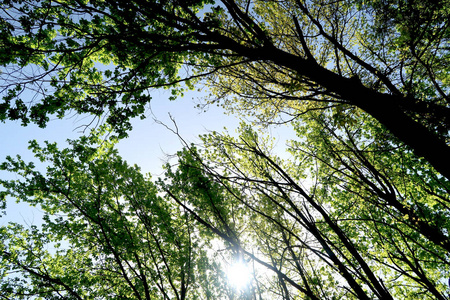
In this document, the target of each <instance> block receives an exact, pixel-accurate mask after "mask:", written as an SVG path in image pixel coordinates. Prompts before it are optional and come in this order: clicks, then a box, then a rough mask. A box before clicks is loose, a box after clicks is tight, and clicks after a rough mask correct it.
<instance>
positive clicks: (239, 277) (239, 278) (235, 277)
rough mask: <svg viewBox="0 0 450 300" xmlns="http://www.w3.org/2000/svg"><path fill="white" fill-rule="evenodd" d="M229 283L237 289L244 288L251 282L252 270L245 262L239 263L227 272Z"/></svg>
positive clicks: (230, 267)
mask: <svg viewBox="0 0 450 300" xmlns="http://www.w3.org/2000/svg"><path fill="white" fill-rule="evenodd" d="M227 278H228V282H229V283H230V284H231V285H232V286H233V287H235V288H237V289H241V288H244V287H245V286H246V285H247V284H248V283H249V282H250V280H251V270H250V268H249V267H248V265H247V264H246V263H245V262H242V261H237V262H234V263H233V264H232V265H231V266H229V268H228V270H227Z"/></svg>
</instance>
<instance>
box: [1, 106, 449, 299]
mask: <svg viewBox="0 0 450 300" xmlns="http://www.w3.org/2000/svg"><path fill="white" fill-rule="evenodd" d="M327 117H329V116H327V114H326V113H325V111H320V113H318V112H314V113H310V114H309V116H308V118H307V119H308V123H307V124H301V123H299V124H297V125H296V129H297V131H298V133H299V137H303V138H304V139H303V140H302V139H300V138H299V139H294V140H293V141H292V142H291V144H290V146H289V149H290V151H291V152H292V157H291V158H290V159H288V160H282V159H280V158H279V157H277V156H276V155H274V154H271V148H270V141H269V140H267V139H265V138H263V137H260V136H259V135H258V133H256V132H255V131H254V130H252V129H251V127H250V126H248V125H245V124H243V126H242V128H241V130H240V135H239V137H235V138H234V137H231V136H228V135H226V134H218V133H211V134H209V135H206V136H204V137H203V147H204V148H202V149H200V148H197V147H193V146H189V147H187V148H185V149H184V150H183V151H180V152H179V153H178V163H177V165H176V166H170V165H167V166H166V170H167V171H166V173H165V177H164V178H161V179H159V180H158V183H157V184H156V185H155V184H154V183H152V182H151V181H150V180H149V178H145V177H144V176H143V175H142V174H140V172H139V169H138V168H137V167H130V166H127V164H126V163H124V162H123V161H122V160H121V158H120V157H119V156H118V155H117V152H116V151H115V150H113V148H112V145H108V144H107V143H106V144H105V142H101V140H98V139H96V138H95V137H91V138H90V139H88V138H85V137H83V138H81V140H79V141H72V142H71V145H72V146H71V148H68V149H63V150H58V149H57V148H56V146H55V145H54V144H48V145H47V146H46V147H44V148H42V147H40V146H38V145H37V144H36V143H32V144H31V147H32V149H33V151H34V152H35V154H36V157H37V158H39V159H40V160H41V161H43V162H48V163H50V164H49V167H48V168H47V172H46V174H41V173H40V172H38V171H36V170H35V167H34V165H33V164H31V163H25V162H23V161H22V160H21V159H20V157H18V158H17V159H12V158H9V159H8V162H7V163H4V164H3V165H2V169H4V170H9V171H12V172H15V173H17V174H18V175H21V176H22V178H23V179H22V180H21V181H2V184H3V186H4V187H5V188H7V190H6V192H5V193H6V194H9V195H14V196H15V197H17V198H18V199H21V200H22V201H25V202H27V203H31V204H34V205H40V206H41V207H42V209H43V210H44V211H45V218H44V220H45V222H44V225H43V226H42V228H41V229H39V228H38V227H36V226H32V227H31V228H28V229H27V228H24V227H23V226H20V225H18V224H10V225H9V226H8V227H7V228H2V240H3V245H2V247H3V249H2V265H3V266H4V267H3V269H4V273H3V276H4V277H3V278H2V290H3V291H4V292H3V294H2V296H3V297H4V298H6V299H9V298H17V297H21V296H22V297H23V298H27V297H29V296H31V295H34V296H41V297H44V298H45V299H52V297H55V298H58V297H67V298H74V299H85V298H90V297H95V298H111V297H113V298H133V299H134V298H137V299H141V298H142V299H152V298H154V297H157V298H163V299H172V298H176V299H195V298H196V297H198V298H205V299H208V298H211V299H222V298H223V299H235V298H234V297H235V296H237V295H236V294H233V290H232V289H231V288H230V287H229V286H227V285H226V284H225V282H226V280H225V277H224V275H223V274H224V273H223V272H224V267H223V263H224V261H223V260H220V259H219V258H218V257H217V256H214V255H213V253H216V254H218V253H221V254H222V255H225V256H226V257H228V259H230V260H233V259H237V258H239V259H243V260H245V261H249V262H253V263H254V264H256V265H257V266H258V267H253V268H254V270H253V272H254V278H253V281H252V283H251V285H250V286H249V287H248V288H247V290H244V291H243V293H242V294H241V296H242V299H247V298H248V297H250V298H249V299H253V298H254V297H262V298H266V297H267V298H276V299H295V298H296V297H299V298H305V299H342V298H345V299H373V298H376V299H417V298H418V297H420V298H430V299H448V298H447V296H446V291H447V290H448V288H447V286H446V281H444V280H443V279H445V278H448V277H449V275H450V266H449V265H450V263H449V261H448V255H447V254H448V240H449V238H448V235H447V230H448V229H449V228H450V223H449V222H448V217H447V213H448V202H449V199H448V185H446V183H445V182H442V178H439V177H435V176H434V177H433V175H434V174H433V173H431V174H430V176H427V175H422V174H420V175H419V174H408V173H407V172H408V171H414V170H416V168H419V169H420V171H423V172H429V168H426V166H425V168H423V169H421V168H422V167H423V164H421V163H420V161H419V162H418V161H417V158H416V157H414V155H413V154H412V153H406V154H405V153H404V149H401V148H400V149H389V151H386V150H385V151H383V150H380V149H382V147H390V145H389V144H384V145H381V146H380V145H379V144H377V143H376V142H374V141H370V140H368V139H362V140H361V139H359V136H361V135H362V136H364V133H365V132H366V131H375V130H376V129H379V124H378V123H377V122H375V121H374V120H373V119H372V120H370V119H368V120H366V122H364V123H363V125H361V124H354V125H345V128H344V129H342V131H341V132H342V134H341V135H337V134H333V133H336V132H339V131H337V130H336V129H334V128H330V127H332V126H334V124H333V121H334V120H332V119H331V120H329V119H328V120H327ZM327 122H328V123H327ZM324 128H329V131H324ZM381 132H382V131H381ZM361 143H364V145H363V144H361ZM363 146H364V148H362V147H363ZM321 147H326V148H327V151H324V150H323V149H320V148H321ZM397 155H399V156H403V157H402V159H401V160H400V159H398V158H397V157H396V156H397ZM411 164H414V165H415V166H414V167H412V166H411ZM386 165H389V168H386ZM399 169H400V170H399ZM402 170H404V171H405V173H403V171H402ZM311 176H314V177H315V182H311V181H309V182H308V181H307V178H308V177H311ZM217 238H220V239H221V240H222V241H223V245H222V246H219V248H217V245H218V244H217V243H218V241H217ZM220 244H221V243H220ZM207 248H209V249H211V250H209V251H207V250H206V249H207ZM263 270H266V272H263ZM16 273H17V274H18V276H17V277H13V275H12V274H16ZM80 274H81V275H80Z"/></svg>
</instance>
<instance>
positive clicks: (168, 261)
mask: <svg viewBox="0 0 450 300" xmlns="http://www.w3.org/2000/svg"><path fill="white" fill-rule="evenodd" d="M99 142H101V141H99V140H98V139H96V138H95V137H91V138H81V139H80V140H78V141H72V142H71V148H67V149H63V150H59V149H58V148H57V147H56V145H55V144H50V143H48V144H47V145H46V146H45V147H43V148H42V147H40V146H39V145H37V143H36V142H32V143H31V144H30V147H31V148H32V149H33V152H34V153H35V154H36V157H37V158H39V159H40V160H41V161H45V162H48V163H49V166H48V167H47V172H46V174H41V173H40V172H38V171H37V170H36V168H35V166H34V164H32V163H29V164H27V163H25V162H23V161H22V160H21V159H20V157H18V158H17V159H16V160H14V159H12V158H9V159H8V162H5V163H4V164H3V165H2V169H4V170H9V171H14V172H17V173H18V174H21V175H22V176H24V177H25V178H26V180H25V181H23V182H18V181H12V182H7V181H2V184H3V185H4V187H5V188H6V189H7V190H6V191H5V192H3V193H8V194H10V195H14V196H15V197H17V198H18V199H21V200H22V201H25V202H27V203H30V204H31V205H39V206H40V207H41V208H42V210H43V211H44V212H45V215H44V218H43V219H44V223H43V225H42V226H36V225H31V226H30V227H29V228H26V226H24V225H21V224H17V223H10V224H9V225H8V226H5V227H2V228H1V237H2V246H1V247H2V248H1V266H2V278H1V289H0V290H1V291H0V296H1V297H2V299H29V298H32V297H42V298H41V299H61V298H64V299H155V298H157V299H211V294H214V295H216V296H218V297H220V295H221V293H224V287H223V286H224V284H223V283H222V282H221V281H220V273H217V272H215V270H216V269H217V268H218V265H217V262H214V261H212V260H211V258H210V257H208V255H207V251H206V249H207V247H208V245H209V244H210V241H211V239H210V238H208V237H206V236H205V235H203V234H201V233H199V232H198V230H197V229H196V228H195V226H192V225H193V223H192V222H193V221H194V220H193V217H192V216H191V215H190V214H188V213H186V210H185V209H183V208H182V207H181V206H175V205H173V204H172V203H171V201H170V199H167V197H163V196H159V195H158V190H157V187H156V186H155V185H154V184H153V183H152V182H151V181H150V178H149V177H146V176H144V175H143V174H141V173H140V170H139V168H138V167H136V166H134V167H133V166H129V165H127V164H126V162H124V161H123V160H122V159H121V158H120V157H119V156H118V155H117V151H115V150H114V149H113V148H112V144H108V143H104V142H103V143H101V144H99ZM212 274H213V275H214V276H212Z"/></svg>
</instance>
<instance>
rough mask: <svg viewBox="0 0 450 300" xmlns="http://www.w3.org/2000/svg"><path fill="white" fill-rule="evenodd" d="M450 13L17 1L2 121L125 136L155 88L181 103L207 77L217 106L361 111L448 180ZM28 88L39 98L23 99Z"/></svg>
mask: <svg viewBox="0 0 450 300" xmlns="http://www.w3.org/2000/svg"><path fill="white" fill-rule="evenodd" d="M448 7H449V5H448V1H441V3H439V5H437V4H433V3H431V2H430V3H428V2H423V1H413V2H411V1H407V2H404V1H398V2H395V3H394V4H393V5H388V3H385V2H383V1H367V2H365V1H355V2H353V1H338V2H334V1H332V2H328V1H322V0H318V1H306V2H302V1H298V0H286V1H233V0H223V1H217V2H214V1H189V2H185V1H162V2H159V1H146V2H145V3H144V2H133V1H91V2H84V1H75V0H74V1H66V2H64V3H59V2H53V1H40V2H28V1H17V2H13V1H10V0H8V1H4V2H3V3H2V12H3V13H2V31H1V32H2V33H1V35H0V36H1V44H2V55H1V64H2V65H3V66H4V67H5V68H4V71H3V73H2V79H4V84H3V85H2V86H3V92H4V95H5V96H4V98H3V99H4V102H3V104H2V107H1V116H2V117H1V118H2V119H3V120H4V119H13V120H22V122H23V123H24V124H26V123H28V122H30V121H33V122H36V123H37V124H39V125H40V126H45V123H46V122H47V121H48V117H49V116H50V115H53V114H56V115H58V116H59V117H63V116H64V115H65V114H66V113H68V112H70V111H75V112H76V113H89V114H93V115H94V116H101V115H105V114H106V115H107V122H109V123H110V124H112V125H113V126H114V127H115V128H116V129H117V130H118V132H119V133H120V134H122V135H124V134H126V130H127V129H129V127H130V124H129V122H128V120H129V118H131V117H135V116H139V115H140V116H142V115H143V112H144V107H145V104H146V103H148V102H149V101H150V99H151V96H150V95H149V93H148V91H149V90H150V89H152V88H155V87H168V88H169V87H170V88H171V89H172V93H173V95H174V96H176V95H178V94H180V93H182V91H183V89H184V88H191V87H193V84H195V82H198V81H199V80H202V79H205V80H207V82H209V84H210V85H212V86H213V87H216V89H214V90H215V92H216V93H217V94H218V95H219V97H218V98H219V99H220V98H222V97H225V96H227V95H233V94H238V95H239V96H240V97H243V98H244V99H246V100H245V101H244V103H246V107H258V108H259V109H260V108H261V107H266V106H267V107H268V108H271V109H269V111H270V110H273V109H275V110H276V111H286V112H289V113H291V114H294V115H298V114H299V113H302V112H303V111H305V110H309V109H320V108H323V107H326V106H330V105H331V106H332V105H334V104H346V105H350V106H352V107H358V108H360V109H362V110H363V111H365V112H367V113H368V114H370V115H371V116H373V117H374V118H375V119H376V120H377V121H378V122H380V123H381V124H382V125H383V126H385V127H386V128H387V129H388V130H389V131H390V132H391V133H392V134H393V136H395V138H397V139H399V140H400V141H401V142H403V143H404V144H405V145H407V146H408V147H410V148H411V149H412V150H413V151H414V152H415V153H416V155H418V156H421V157H424V158H425V159H426V160H427V161H429V162H430V163H431V165H432V166H433V167H434V168H435V169H436V170H438V172H440V173H441V174H442V175H443V176H446V177H447V178H449V177H450V162H449V160H448V159H447V158H448V157H449V155H450V150H449V147H448V145H447V143H448V138H449V137H448V130H449V107H448V102H449V96H448V65H447V61H448V58H449V57H448V47H447V46H446V43H448V36H449V23H448V20H449V19H450V18H449V9H448ZM98 63H101V64H104V65H106V66H107V67H106V68H105V67H100V66H99V65H98ZM182 82H183V83H184V85H181V84H180V83H182ZM236 82H237V83H238V84H237V85H236V84H235V83H236ZM26 90H32V91H34V92H35V93H37V94H39V95H40V97H39V100H38V101H27V100H25V99H23V97H24V96H25V97H27V95H28V94H26V93H24V92H25V91H26ZM269 97H270V98H269ZM267 99H272V100H270V101H267ZM275 99H276V100H275ZM230 101H232V102H231V105H233V103H235V100H230ZM225 103H227V102H225ZM228 103H229V102H228ZM259 109H258V110H259ZM265 115H266V116H267V113H266V114H265Z"/></svg>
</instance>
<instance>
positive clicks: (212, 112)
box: [0, 91, 239, 226]
mask: <svg viewBox="0 0 450 300" xmlns="http://www.w3.org/2000/svg"><path fill="white" fill-rule="evenodd" d="M203 96H204V95H202V94H200V93H198V92H191V93H188V94H186V95H185V97H183V98H180V99H177V100H175V101H169V100H168V95H167V94H165V93H164V92H163V91H161V92H160V91H154V98H153V100H152V102H151V109H149V110H148V112H147V116H148V117H147V119H144V120H140V119H136V120H134V121H133V130H132V131H131V132H130V133H129V137H128V138H127V139H124V140H121V141H120V142H119V144H118V145H117V148H118V150H119V154H120V155H121V156H122V157H123V158H124V159H126V160H127V161H128V163H130V164H137V165H138V166H140V167H141V169H142V171H143V172H145V173H148V172H150V173H151V174H152V177H153V178H157V177H158V176H159V175H161V172H162V168H161V166H162V165H163V164H164V162H165V160H166V159H167V156H166V154H175V153H176V152H177V151H178V150H180V149H181V148H182V144H181V142H180V141H179V138H178V137H177V136H176V135H175V134H173V133H172V132H170V131H169V130H168V129H166V128H165V127H164V126H163V125H161V124H159V123H158V122H157V121H155V119H157V120H158V121H160V122H163V123H165V124H167V125H168V126H171V127H173V123H172V121H171V119H170V116H172V118H173V119H174V120H175V121H176V123H177V127H178V129H179V133H180V134H181V136H182V137H183V139H185V140H186V141H187V142H198V141H199V140H198V138H197V137H198V135H199V134H204V133H207V132H208V131H209V130H216V131H223V128H224V127H227V128H228V129H229V131H230V132H234V129H235V128H236V127H237V124H238V122H239V121H238V119H237V118H236V117H235V116H226V115H225V114H224V113H223V110H222V109H221V108H219V107H215V106H214V107H210V108H209V110H208V111H207V112H205V113H204V112H201V111H200V110H199V109H198V108H195V105H196V103H198V102H199V99H200V97H203ZM169 114H170V116H169ZM87 120H89V119H87ZM87 120H86V119H82V118H80V117H77V116H74V117H72V118H68V119H64V120H57V119H56V120H52V121H51V122H49V124H48V126H47V127H46V128H44V129H42V128H38V127H37V126H35V125H29V126H27V127H23V126H21V125H20V122H6V123H2V124H0V139H1V141H2V145H1V147H0V161H4V159H5V158H6V156H7V155H10V156H15V155H17V154H19V155H21V156H22V158H23V159H24V160H25V161H35V159H34V157H33V154H32V153H31V151H30V150H28V141H30V140H33V139H36V140H37V141H38V142H39V143H40V144H42V143H43V142H44V141H46V140H47V141H49V142H57V143H58V145H59V147H60V148H63V147H65V146H66V143H65V141H66V139H75V138H77V137H78V136H80V135H81V134H82V133H81V132H80V129H79V128H78V127H79V126H81V125H83V124H85V123H86V121H87ZM0 177H1V178H2V179H14V178H15V177H14V175H13V174H10V173H7V172H4V171H0ZM6 212H7V215H6V216H2V217H1V218H0V226H1V225H4V224H6V223H7V222H9V221H14V222H25V223H28V224H29V225H31V224H35V223H39V218H40V213H39V210H37V209H30V208H29V207H28V206H27V205H26V204H16V203H14V201H12V200H11V199H10V200H9V201H8V207H7V210H6Z"/></svg>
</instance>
